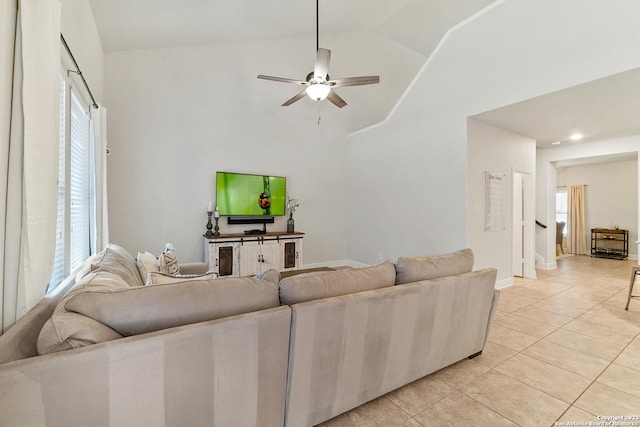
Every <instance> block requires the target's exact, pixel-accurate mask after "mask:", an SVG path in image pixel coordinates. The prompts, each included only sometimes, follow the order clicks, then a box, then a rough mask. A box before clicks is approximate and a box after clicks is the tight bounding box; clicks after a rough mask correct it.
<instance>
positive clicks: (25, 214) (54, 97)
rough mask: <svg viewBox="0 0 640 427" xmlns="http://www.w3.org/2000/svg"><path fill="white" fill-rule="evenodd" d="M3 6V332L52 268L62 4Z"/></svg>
mask: <svg viewBox="0 0 640 427" xmlns="http://www.w3.org/2000/svg"><path fill="white" fill-rule="evenodd" d="M1 1H2V5H1V6H0V7H1V9H0V10H1V11H2V14H1V18H0V22H1V25H0V28H1V29H0V49H1V51H0V59H1V61H0V62H1V63H2V65H1V66H0V91H2V92H1V94H2V99H1V101H0V102H2V105H3V108H2V110H1V111H2V112H1V113H0V203H2V204H3V206H1V207H0V212H2V214H1V216H0V229H1V230H2V233H3V236H2V237H3V239H2V244H0V280H1V283H0V289H1V291H2V304H0V311H1V316H0V322H1V325H0V326H1V329H2V331H3V332H4V331H6V330H7V329H8V328H9V327H10V326H11V325H13V324H14V323H15V321H16V320H17V319H18V318H20V317H21V316H22V315H24V314H25V313H26V312H27V311H29V310H30V309H31V308H33V307H34V306H35V305H36V304H37V303H38V302H39V301H40V300H41V299H42V298H43V297H44V294H45V292H46V289H47V285H48V282H49V278H50V276H51V268H52V265H53V254H54V247H55V228H56V227H55V223H56V207H57V191H56V189H57V179H58V138H59V136H58V135H59V129H58V117H59V106H58V99H59V70H60V1H59V0H37V1H34V0H25V1H22V0H18V1H15V0H14V1H11V0H9V1H7V0H1ZM10 68H11V69H10ZM8 99H9V100H11V103H10V104H9V102H8V101H7V100H8ZM4 107H8V108H4Z"/></svg>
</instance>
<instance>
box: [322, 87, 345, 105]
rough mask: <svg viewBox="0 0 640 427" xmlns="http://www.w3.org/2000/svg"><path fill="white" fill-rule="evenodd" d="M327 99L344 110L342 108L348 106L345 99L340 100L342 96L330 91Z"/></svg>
mask: <svg viewBox="0 0 640 427" xmlns="http://www.w3.org/2000/svg"><path fill="white" fill-rule="evenodd" d="M327 99H328V100H329V101H331V103H332V104H333V105H335V106H336V107H339V108H342V107H344V106H346V105H347V103H346V101H345V100H344V99H342V98H340V95H338V94H337V93H335V92H334V91H330V92H329V95H327Z"/></svg>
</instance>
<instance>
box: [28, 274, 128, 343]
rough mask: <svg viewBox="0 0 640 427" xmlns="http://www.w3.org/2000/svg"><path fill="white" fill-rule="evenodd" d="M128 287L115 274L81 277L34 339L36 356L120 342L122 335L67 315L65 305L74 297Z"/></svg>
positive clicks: (71, 313)
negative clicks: (93, 291) (111, 341)
mask: <svg viewBox="0 0 640 427" xmlns="http://www.w3.org/2000/svg"><path fill="white" fill-rule="evenodd" d="M129 288H130V286H129V284H128V283H127V282H125V281H124V280H123V279H122V278H121V277H120V276H118V275H117V274H113V273H111V272H108V271H103V270H96V271H94V272H91V273H89V274H87V275H86V276H84V277H83V278H82V280H80V282H78V283H76V285H75V286H74V287H73V288H72V289H71V290H70V291H69V293H67V295H65V296H64V298H62V299H61V300H60V302H58V304H57V305H56V308H55V310H54V311H53V314H52V315H51V317H50V318H49V320H47V321H46V322H45V324H44V326H43V327H42V329H41V330H40V334H39V335H38V342H37V349H38V354H46V353H53V352H56V351H62V350H68V349H71V348H78V347H84V346H85V345H89V344H95V343H99V342H104V341H110V340H114V339H116V338H121V337H122V335H120V334H119V333H117V332H116V331H114V330H113V329H111V328H110V327H108V326H106V325H103V324H101V323H100V322H97V321H95V320H93V319H90V318H88V317H86V316H83V315H81V314H78V313H73V312H69V311H68V310H67V309H66V308H65V305H66V302H67V301H68V300H69V299H71V298H73V297H74V296H76V295H79V294H82V293H85V292H89V291H91V290H95V291H99V292H110V291H114V290H118V289H129Z"/></svg>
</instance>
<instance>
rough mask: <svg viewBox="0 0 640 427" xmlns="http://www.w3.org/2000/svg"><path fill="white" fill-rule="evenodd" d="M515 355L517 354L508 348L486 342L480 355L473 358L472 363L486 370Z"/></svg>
mask: <svg viewBox="0 0 640 427" xmlns="http://www.w3.org/2000/svg"><path fill="white" fill-rule="evenodd" d="M515 354H517V352H516V351H514V350H511V349H510V348H507V347H504V346H502V345H500V344H496V343H494V342H491V341H487V344H485V346H484V349H483V350H482V354H481V355H480V356H477V357H475V358H473V359H472V361H473V362H475V363H479V364H481V365H484V366H486V367H488V368H493V367H495V366H497V365H499V364H501V363H502V362H504V361H505V360H507V359H509V358H510V357H513V356H514V355H515Z"/></svg>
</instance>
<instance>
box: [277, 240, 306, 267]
mask: <svg viewBox="0 0 640 427" xmlns="http://www.w3.org/2000/svg"><path fill="white" fill-rule="evenodd" d="M301 262H302V239H283V240H281V241H280V269H281V270H298V269H299V268H300V265H301Z"/></svg>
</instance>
